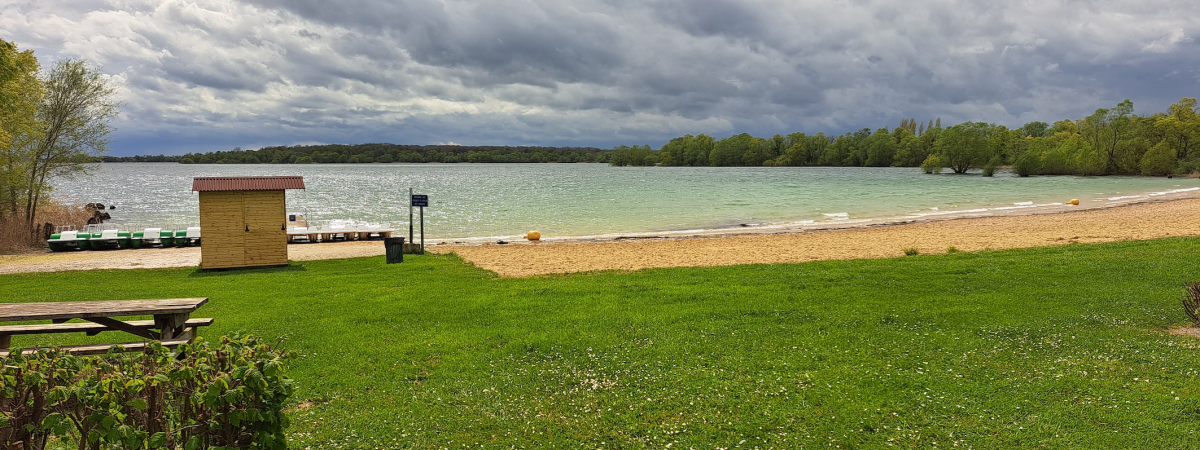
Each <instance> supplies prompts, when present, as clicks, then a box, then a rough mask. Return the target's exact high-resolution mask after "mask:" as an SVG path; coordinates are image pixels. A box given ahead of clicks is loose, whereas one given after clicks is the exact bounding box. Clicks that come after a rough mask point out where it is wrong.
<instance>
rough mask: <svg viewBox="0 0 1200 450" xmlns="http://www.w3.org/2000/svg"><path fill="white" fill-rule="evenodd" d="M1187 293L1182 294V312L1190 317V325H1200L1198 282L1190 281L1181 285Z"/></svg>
mask: <svg viewBox="0 0 1200 450" xmlns="http://www.w3.org/2000/svg"><path fill="white" fill-rule="evenodd" d="M1183 287H1184V289H1186V290H1187V294H1185V295H1184V296H1183V313H1184V314H1187V316H1188V318H1189V319H1192V326H1194V327H1200V282H1195V281H1193V282H1190V283H1185V284H1184V285H1183Z"/></svg>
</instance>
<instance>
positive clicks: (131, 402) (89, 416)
mask: <svg viewBox="0 0 1200 450" xmlns="http://www.w3.org/2000/svg"><path fill="white" fill-rule="evenodd" d="M293 357H294V353H292V352H288V351H286V350H283V349H281V348H279V347H278V346H272V345H268V344H265V343H263V342H262V341H261V340H260V339H258V338H256V337H253V336H249V337H239V336H236V335H235V336H232V337H222V338H221V342H220V343H219V344H216V345H210V344H209V343H208V342H205V341H204V340H203V339H200V338H197V339H196V342H194V343H192V344H188V345H183V346H180V347H179V349H178V350H177V351H172V350H170V349H168V348H165V347H163V346H162V345H161V344H158V343H157V342H155V343H151V345H149V346H148V347H147V348H146V350H145V351H144V352H137V353H118V352H115V351H110V352H109V353H108V354H106V355H102V356H73V355H70V354H67V353H65V352H62V351H58V350H42V351H39V352H38V353H35V354H32V355H28V356H23V355H21V352H20V349H13V351H12V353H11V356H7V357H4V358H3V360H2V361H0V363H2V364H3V367H0V445H2V446H3V448H25V449H42V448H45V446H46V444H47V442H48V441H55V440H56V441H58V442H64V443H72V444H74V446H77V447H78V448H80V449H102V448H104V449H107V448H127V449H133V448H137V449H185V450H195V449H207V448H257V449H283V448H287V440H286V437H285V435H284V429H285V428H287V426H288V421H287V418H286V417H285V416H284V414H283V405H284V403H285V402H286V401H287V399H288V397H290V396H291V395H292V392H293V388H292V384H291V380H289V379H288V378H287V376H286V375H285V361H286V360H288V359H290V358H293Z"/></svg>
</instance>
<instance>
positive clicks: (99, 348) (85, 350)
mask: <svg viewBox="0 0 1200 450" xmlns="http://www.w3.org/2000/svg"><path fill="white" fill-rule="evenodd" d="M160 342H162V345H163V347H168V348H175V347H178V346H180V345H183V344H186V343H188V342H191V339H171V340H167V341H160ZM149 344H150V343H149V342H127V343H124V344H87V345H67V346H61V347H35V348H26V349H22V350H21V354H22V355H31V354H34V353H37V352H38V350H41V349H43V348H49V349H58V350H63V351H66V352H67V353H70V354H72V355H103V354H105V353H108V349H109V348H112V346H114V345H120V346H122V347H125V351H139V350H142V349H145V348H146V346H147V345H149ZM0 356H8V350H3V351H0Z"/></svg>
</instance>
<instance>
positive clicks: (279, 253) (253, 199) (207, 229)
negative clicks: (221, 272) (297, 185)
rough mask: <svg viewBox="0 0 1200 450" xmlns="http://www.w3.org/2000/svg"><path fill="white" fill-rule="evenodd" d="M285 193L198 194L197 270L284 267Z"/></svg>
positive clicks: (232, 192)
mask: <svg viewBox="0 0 1200 450" xmlns="http://www.w3.org/2000/svg"><path fill="white" fill-rule="evenodd" d="M286 214H287V211H286V205H285V203H284V191H216V192H200V233H201V236H202V243H201V246H200V267H202V268H205V269H222V268H230V267H253V266H278V265H286V264H287V230H285V229H284V223H285V221H286V220H287V217H286Z"/></svg>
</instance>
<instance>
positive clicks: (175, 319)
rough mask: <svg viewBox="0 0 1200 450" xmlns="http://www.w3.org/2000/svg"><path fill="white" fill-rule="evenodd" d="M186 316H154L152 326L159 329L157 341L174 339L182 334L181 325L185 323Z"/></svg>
mask: <svg viewBox="0 0 1200 450" xmlns="http://www.w3.org/2000/svg"><path fill="white" fill-rule="evenodd" d="M187 321H188V314H186V313H185V314H160V315H156V316H154V326H155V328H158V329H159V335H158V340H160V341H165V340H167V339H175V336H178V335H181V334H183V332H184V330H183V324H185V323H187Z"/></svg>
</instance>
